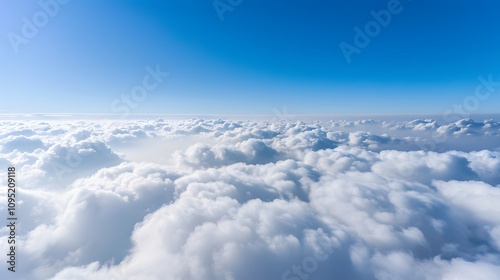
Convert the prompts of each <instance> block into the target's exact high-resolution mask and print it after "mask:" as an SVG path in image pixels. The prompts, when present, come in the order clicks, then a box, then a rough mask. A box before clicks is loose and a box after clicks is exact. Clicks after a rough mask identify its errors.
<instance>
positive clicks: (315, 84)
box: [0, 0, 500, 114]
mask: <svg viewBox="0 0 500 280" xmlns="http://www.w3.org/2000/svg"><path fill="white" fill-rule="evenodd" d="M53 1H55V0H53ZM53 1H49V0H42V1H40V2H37V1H6V0H2V1H1V2H0V10H1V12H0V14H1V17H0V34H1V35H2V36H3V39H2V40H1V41H0V61H1V63H2V64H1V66H2V67H1V68H0V94H1V96H2V100H3V101H2V103H1V105H0V113H72V112H74V113H101V114H106V113H109V114H112V113H116V111H117V110H116V108H117V106H114V107H113V104H114V103H113V102H116V100H120V98H121V97H122V96H130V95H131V91H132V90H133V89H134V88H135V87H136V86H141V85H142V81H143V78H144V77H145V76H146V75H148V71H147V70H146V68H147V67H148V66H149V67H151V68H156V67H159V69H161V71H163V72H168V73H169V76H168V77H166V78H164V79H162V81H161V83H160V84H158V85H157V86H156V87H154V89H151V90H148V91H147V94H146V97H145V98H144V100H141V101H140V102H135V103H134V107H133V108H132V107H131V106H129V108H128V109H130V110H129V111H130V112H131V113H137V114H145V113H154V114H157V113H159V114H272V113H273V109H275V108H278V109H281V108H283V107H286V108H287V111H288V112H289V113H293V114H392V113H396V114H401V113H435V114H440V113H441V112H445V111H446V110H448V109H449V108H453V106H454V104H462V103H463V102H464V100H466V98H467V97H470V96H471V95H474V90H475V88H476V87H477V85H478V84H479V81H478V77H479V76H484V77H488V75H492V77H493V78H492V79H493V80H494V81H500V52H499V51H498V50H499V49H500V18H499V17H498V14H499V12H500V3H498V1H493V0H491V1H486V0H483V1H463V0H454V1H451V0H441V1H430V0H413V1H409V0H401V1H400V3H399V5H398V9H399V11H400V12H398V13H397V14H391V20H390V22H389V24H387V26H386V27H380V30H379V32H376V33H375V35H374V36H373V37H371V38H370V43H369V44H368V45H367V46H366V47H363V48H359V50H360V51H359V53H356V54H353V55H352V56H351V57H350V58H351V62H350V63H349V62H348V61H347V60H346V58H345V56H344V54H343V53H342V51H341V48H340V47H339V45H340V44H341V42H345V43H347V44H350V45H353V46H355V42H354V37H355V35H356V32H355V31H354V28H355V27H356V26H357V27H359V28H361V29H364V28H365V26H366V25H367V23H369V22H370V21H373V20H374V18H373V15H372V14H371V11H375V12H379V11H381V10H387V9H388V4H390V3H391V1H395V0H390V1H366V0H365V1H336V0H332V1H327V0H309V1H297V0H286V1H285V0H274V1H269V0H268V1H263V0H252V1H251V0H242V1H240V2H241V3H239V4H238V1H236V0H233V1H232V2H231V1H229V0H220V1H221V3H225V5H230V4H229V3H233V4H238V5H234V7H231V10H230V11H226V12H225V13H223V17H224V19H223V20H221V18H220V16H219V15H218V13H217V11H216V9H215V8H214V4H213V3H214V2H213V1H212V0H203V1H202V0H197V1H195V0H168V1H167V0H163V1H160V0H156V1H155V0H141V1H139V0H136V1H131V0H130V1H120V0H107V1H97V0H88V1H82V0H70V1H68V3H66V4H57V5H58V8H57V10H55V12H53V15H49V16H47V21H46V24H45V25H43V26H41V27H39V28H38V30H37V31H36V32H35V33H34V35H33V36H32V38H26V36H24V35H23V26H24V25H26V22H25V21H23V18H26V19H27V20H28V21H29V22H30V23H32V24H33V23H34V21H36V20H37V19H38V20H43V15H40V12H42V13H43V11H44V10H43V7H42V6H43V5H41V4H40V3H53ZM61 2H63V1H62V0H61ZM392 4H394V3H392ZM51 7H52V8H53V6H51ZM12 34H16V36H21V37H22V38H24V39H26V41H23V43H19V41H16V42H17V43H18V44H17V45H16V46H13V45H15V44H13V43H12V38H13V37H12V36H14V35H12ZM16 38H19V37H16ZM16 49H17V53H16V51H15V50H16ZM120 102H121V101H120ZM499 104H500V88H499V90H498V91H497V92H494V93H493V94H492V95H491V96H490V97H489V98H488V99H486V100H481V101H480V104H479V105H478V106H477V109H474V113H500V109H499V108H500V106H498V105H499ZM115 105H116V103H115ZM135 105H137V106H135ZM118 107H119V106H118Z"/></svg>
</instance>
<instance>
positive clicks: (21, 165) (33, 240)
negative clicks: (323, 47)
mask: <svg viewBox="0 0 500 280" xmlns="http://www.w3.org/2000/svg"><path fill="white" fill-rule="evenodd" d="M499 140H500V123H498V122H495V121H493V120H485V121H480V122H476V121H474V120H471V119H464V120H460V121H457V122H453V123H438V122H436V121H434V120H419V119H416V120H413V121H393V122H389V121H378V120H360V121H323V122H301V121H297V122H291V121H276V122H265V121H259V122H254V121H225V120H203V119H191V120H177V121H166V120H162V119H158V120H155V121H127V122H125V121H123V122H118V121H86V122H83V121H82V122H74V123H65V122H60V121H59V122H55V121H54V122H40V121H29V122H19V121H17V122H11V121H2V125H1V126H0V164H1V165H2V166H3V167H2V169H1V171H0V173H1V176H4V177H5V176H6V175H5V174H6V173H5V172H6V170H7V166H10V165H13V166H16V168H17V170H18V177H19V180H20V181H19V190H18V191H19V199H20V200H21V201H20V203H19V206H18V207H19V214H18V215H19V220H20V226H19V230H18V235H19V236H18V242H19V246H18V248H19V252H18V253H19V259H20V260H21V261H20V264H19V268H18V272H16V276H17V277H18V279H103V280H104V279H106V280H108V279H172V280H173V279H193V280H195V279H204V280H207V279H208V280H209V279H227V280H230V279H237V280H245V279H249V280H250V279H290V280H297V279H381V280H386V279H387V280H388V279H494V278H496V277H497V275H500V188H499V187H500V150H499V148H500V144H499V143H500V141H499ZM6 201H7V199H6V194H5V193H4V192H3V193H1V195H0V211H1V212H4V213H5V212H6ZM7 234H8V233H7V229H6V228H5V227H4V228H2V229H0V250H1V251H2V252H6V251H7V241H6V240H7V237H8V235H7ZM4 255H5V254H4ZM9 273H10V272H8V271H7V270H6V268H5V269H2V270H0V277H1V278H5V277H11V276H12V275H11V274H9ZM9 279H10V278H9Z"/></svg>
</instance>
